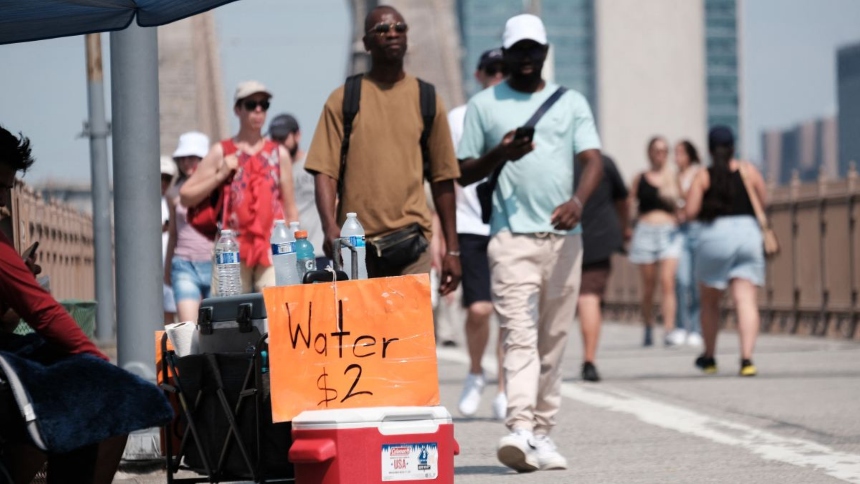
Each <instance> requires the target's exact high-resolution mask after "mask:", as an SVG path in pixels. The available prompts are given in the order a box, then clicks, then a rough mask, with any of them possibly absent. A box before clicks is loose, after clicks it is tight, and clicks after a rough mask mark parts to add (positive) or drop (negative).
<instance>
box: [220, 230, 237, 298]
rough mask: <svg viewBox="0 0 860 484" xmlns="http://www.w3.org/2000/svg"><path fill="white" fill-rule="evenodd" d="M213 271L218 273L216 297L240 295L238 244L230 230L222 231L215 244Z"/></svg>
mask: <svg viewBox="0 0 860 484" xmlns="http://www.w3.org/2000/svg"><path fill="white" fill-rule="evenodd" d="M215 269H216V270H217V271H218V295H219V296H235V295H238V294H242V271H241V269H240V268H239V243H238V242H236V238H235V237H234V236H233V231H232V230H222V231H221V237H220V238H218V243H216V244H215Z"/></svg>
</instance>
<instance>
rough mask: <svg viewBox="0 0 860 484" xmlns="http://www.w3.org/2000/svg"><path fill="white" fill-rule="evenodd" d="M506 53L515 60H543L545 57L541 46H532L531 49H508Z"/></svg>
mask: <svg viewBox="0 0 860 484" xmlns="http://www.w3.org/2000/svg"><path fill="white" fill-rule="evenodd" d="M507 53H508V54H509V55H510V56H511V57H514V58H516V59H524V58H526V57H528V58H529V59H532V60H534V59H543V58H544V56H545V55H546V53H545V49H544V47H543V46H540V45H534V46H531V47H517V48H513V49H508V50H507Z"/></svg>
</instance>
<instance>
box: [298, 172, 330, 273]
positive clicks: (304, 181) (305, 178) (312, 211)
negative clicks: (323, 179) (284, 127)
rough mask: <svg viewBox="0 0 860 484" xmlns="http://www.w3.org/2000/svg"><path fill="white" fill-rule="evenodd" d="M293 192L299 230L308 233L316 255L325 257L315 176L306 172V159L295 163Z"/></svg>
mask: <svg viewBox="0 0 860 484" xmlns="http://www.w3.org/2000/svg"><path fill="white" fill-rule="evenodd" d="M293 192H294V193H295V197H296V209H297V210H298V211H299V224H300V227H299V228H300V229H301V230H307V231H308V240H309V241H310V243H311V244H313V245H314V255H316V256H317V257H325V253H324V252H323V230H322V222H320V214H319V212H317V202H316V199H315V198H314V176H313V175H311V174H310V173H308V172H307V171H305V158H302V159H300V160H297V161H295V162H294V163H293Z"/></svg>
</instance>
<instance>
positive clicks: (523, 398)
mask: <svg viewBox="0 0 860 484" xmlns="http://www.w3.org/2000/svg"><path fill="white" fill-rule="evenodd" d="M487 255H488V256H489V259H490V270H491V272H492V288H493V303H494V304H495V308H496V313H497V314H498V316H499V322H500V324H501V327H502V338H503V341H504V352H505V355H504V369H505V392H506V393H507V396H508V412H507V419H506V420H505V425H506V426H507V427H508V428H509V429H511V430H514V429H525V430H531V431H533V432H534V433H535V434H548V433H549V432H550V430H551V429H552V427H553V426H554V425H555V415H556V414H557V413H558V411H559V408H560V406H561V361H562V357H563V356H564V348H565V346H566V345H567V337H568V333H569V331H570V328H571V327H572V326H573V319H574V317H575V316H576V300H577V297H578V296H579V284H580V275H581V269H582V238H581V237H580V236H579V235H566V236H563V235H554V234H547V235H543V234H540V235H538V234H511V233H510V232H500V233H498V234H496V235H494V236H493V238H492V239H491V240H490V245H489V247H488V251H487Z"/></svg>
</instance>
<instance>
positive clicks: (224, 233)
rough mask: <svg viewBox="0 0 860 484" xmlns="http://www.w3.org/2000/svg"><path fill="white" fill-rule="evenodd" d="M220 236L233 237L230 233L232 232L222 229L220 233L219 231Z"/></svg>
mask: <svg viewBox="0 0 860 484" xmlns="http://www.w3.org/2000/svg"><path fill="white" fill-rule="evenodd" d="M221 235H222V236H224V235H233V231H232V230H228V229H224V230H222V231H221Z"/></svg>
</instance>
